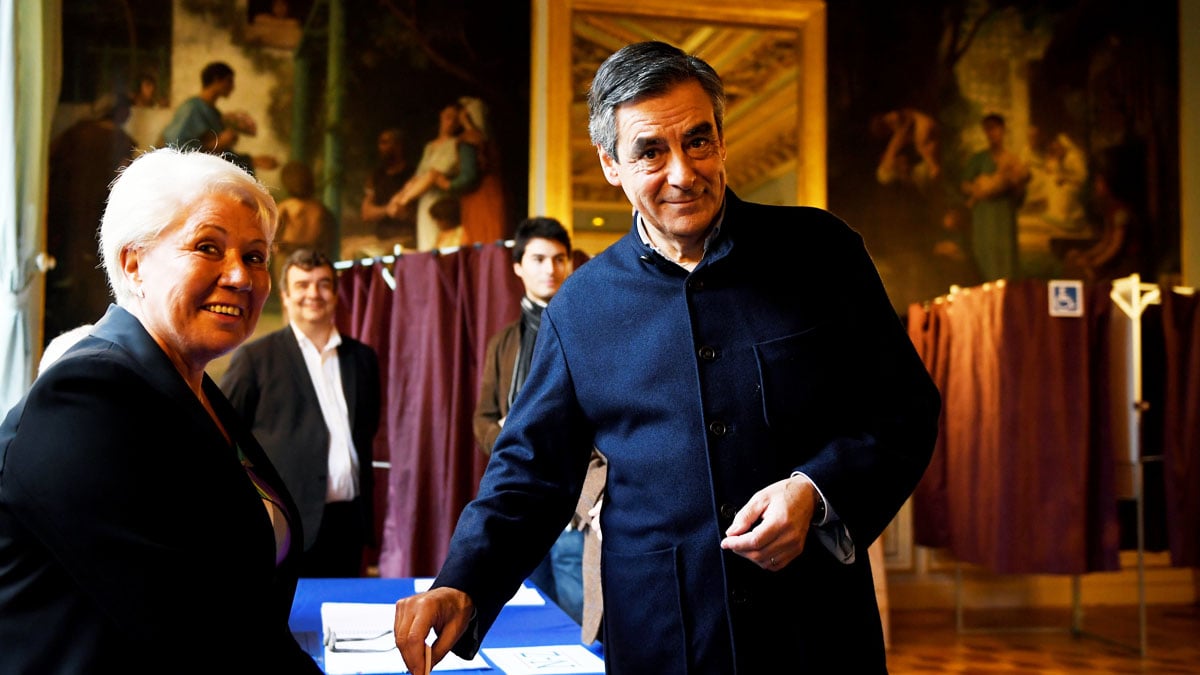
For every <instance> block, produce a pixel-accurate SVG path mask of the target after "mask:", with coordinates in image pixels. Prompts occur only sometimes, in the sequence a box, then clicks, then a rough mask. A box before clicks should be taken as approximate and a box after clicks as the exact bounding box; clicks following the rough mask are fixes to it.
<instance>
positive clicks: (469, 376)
mask: <svg viewBox="0 0 1200 675" xmlns="http://www.w3.org/2000/svg"><path fill="white" fill-rule="evenodd" d="M582 259H583V260H586V256H584V257H583V258H582ZM576 260H577V261H578V260H580V258H578V257H577V258H576ZM385 273H389V274H390V275H391V276H392V278H393V280H394V286H395V288H394V290H393V288H391V287H390V286H389V284H388V283H387V279H385V276H384V275H385ZM521 293H522V287H521V282H520V280H519V279H518V278H517V277H516V275H515V274H513V270H512V249H511V248H509V247H506V246H505V245H504V244H502V243H498V244H487V245H482V246H471V247H465V248H462V249H459V250H457V251H455V252H453V253H449V254H439V253H437V252H428V253H411V254H404V255H402V256H400V257H399V258H398V259H397V260H396V262H395V264H393V265H392V266H390V267H387V266H385V265H382V264H372V265H360V264H355V265H354V266H353V267H351V268H348V269H346V270H344V271H343V272H342V276H341V283H340V287H339V299H340V301H341V306H340V308H339V324H338V327H339V330H343V331H344V332H345V333H347V334H348V335H352V336H354V337H357V338H358V339H360V340H362V341H364V342H366V343H367V344H370V345H371V346H372V347H374V348H375V350H376V351H377V352H378V354H379V360H380V368H381V369H382V370H383V373H384V386H383V414H382V417H381V419H382V427H383V428H382V429H381V432H380V435H379V437H378V440H377V445H376V458H377V459H383V460H386V461H388V462H390V464H391V469H390V470H382V469H381V470H377V473H376V507H377V508H376V523H377V528H378V529H379V532H380V541H381V547H380V549H379V550H378V552H377V558H378V564H379V573H380V575H381V576H385V577H407V576H431V575H434V574H436V573H437V571H438V569H439V568H440V567H441V564H442V562H443V560H444V558H445V556H446V552H447V549H448V546H449V543H450V535H451V534H452V533H453V531H454V525H455V523H456V522H457V521H458V516H459V514H460V513H461V512H462V509H463V507H464V506H465V505H466V503H467V502H468V501H469V500H470V499H471V498H472V497H474V496H475V492H476V490H477V489H478V486H479V479H480V477H481V476H482V475H483V469H484V468H485V466H486V461H487V458H486V456H485V455H484V454H483V453H482V452H480V451H479V449H478V447H477V445H476V443H475V439H474V436H473V434H472V429H471V417H472V415H473V414H474V411H475V402H476V400H477V398H478V394H479V378H480V368H481V367H482V365H483V361H484V350H485V348H486V346H487V341H488V339H489V338H490V337H491V336H492V335H493V334H494V333H496V332H497V331H499V330H500V329H501V328H502V327H503V326H504V325H506V324H508V323H511V322H512V321H515V320H516V319H517V317H518V316H520V304H519V303H520V298H521Z"/></svg>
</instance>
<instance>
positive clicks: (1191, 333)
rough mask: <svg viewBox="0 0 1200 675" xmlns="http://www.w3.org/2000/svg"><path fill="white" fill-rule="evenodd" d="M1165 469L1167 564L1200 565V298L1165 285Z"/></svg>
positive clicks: (1163, 298)
mask: <svg viewBox="0 0 1200 675" xmlns="http://www.w3.org/2000/svg"><path fill="white" fill-rule="evenodd" d="M1162 300H1163V332H1164V342H1165V344H1166V355H1165V356H1166V375H1167V377H1166V401H1165V405H1164V411H1163V412H1164V427H1165V428H1164V434H1163V471H1164V473H1165V476H1166V486H1165V487H1166V501H1167V540H1168V542H1169V545H1170V549H1171V563H1172V564H1174V565H1177V566H1181V567H1200V489H1198V487H1200V297H1198V296H1195V295H1183V294H1181V293H1178V292H1167V291H1166V290H1165V289H1164V292H1163V294H1162Z"/></svg>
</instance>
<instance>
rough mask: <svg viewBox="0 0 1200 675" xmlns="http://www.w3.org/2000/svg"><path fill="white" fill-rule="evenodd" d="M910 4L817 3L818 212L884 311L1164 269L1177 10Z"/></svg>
mask: <svg viewBox="0 0 1200 675" xmlns="http://www.w3.org/2000/svg"><path fill="white" fill-rule="evenodd" d="M921 6H922V9H920V10H917V9H916V8H914V6H913V5H910V4H904V3H899V4H897V3H893V4H885V5H880V4H877V3H872V2H866V1H865V0H839V1H837V2H830V3H829V7H828V18H829V42H828V45H829V56H828V63H829V133H830V142H829V148H830V152H829V206H830V209H831V210H833V211H834V212H835V213H838V214H839V215H841V216H842V217H844V218H845V219H846V220H847V221H848V222H850V223H851V224H852V225H853V226H855V227H856V228H857V229H858V230H859V231H860V232H861V233H862V234H863V236H864V238H865V240H866V242H867V246H868V248H869V249H870V251H871V253H872V256H873V257H874V258H875V259H876V263H877V264H878V267H879V269H880V274H881V275H882V276H883V278H884V282H885V284H886V285H887V287H888V290H889V292H890V293H891V295H892V299H893V301H894V303H895V304H896V305H897V308H898V309H903V308H905V307H907V305H908V304H910V303H912V302H919V301H924V300H929V299H932V298H934V297H937V296H939V295H943V294H945V293H946V292H947V291H948V290H949V288H950V286H951V285H959V286H971V285H976V284H979V283H982V282H985V281H990V280H994V279H1005V278H1007V279H1013V278H1021V277H1034V278H1080V279H1084V280H1087V281H1092V282H1102V281H1106V280H1111V279H1113V278H1116V277H1120V276H1126V275H1128V274H1130V273H1133V272H1138V273H1140V274H1142V275H1143V276H1144V277H1146V278H1148V279H1149V280H1152V281H1155V280H1158V278H1160V276H1162V275H1172V274H1178V271H1179V251H1178V245H1179V237H1178V233H1179V206H1178V204H1179V195H1178V179H1179V161H1178V145H1177V140H1176V139H1177V133H1176V130H1177V122H1176V119H1175V115H1176V114H1177V113H1176V110H1177V101H1178V91H1177V89H1178V85H1177V82H1178V79H1177V63H1178V40H1177V36H1178V31H1177V17H1176V13H1175V12H1176V10H1175V7H1174V5H1173V4H1172V3H1157V4H1156V6H1155V7H1147V8H1146V9H1145V11H1141V10H1139V11H1138V12H1135V13H1132V12H1130V11H1129V9H1128V6H1127V5H1125V4H1124V3H1121V2H1117V1H1116V0H1073V1H1072V0H1062V1H1058V2H1022V1H1014V2H1006V1H1001V0H991V1H990V2H989V1H987V0H971V1H966V0H931V1H930V2H927V3H922V5H921ZM864 139H866V140H867V142H866V143H864V142H863V141H864ZM863 148H868V149H869V150H870V151H869V152H865V151H864V150H863Z"/></svg>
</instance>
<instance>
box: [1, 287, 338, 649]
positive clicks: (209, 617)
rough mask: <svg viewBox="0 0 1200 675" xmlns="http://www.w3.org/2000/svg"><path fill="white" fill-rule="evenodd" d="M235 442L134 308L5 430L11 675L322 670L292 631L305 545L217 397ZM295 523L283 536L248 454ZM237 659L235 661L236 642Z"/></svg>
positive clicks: (111, 321) (246, 434) (210, 387)
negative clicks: (287, 537) (282, 549)
mask: <svg viewBox="0 0 1200 675" xmlns="http://www.w3.org/2000/svg"><path fill="white" fill-rule="evenodd" d="M204 392H205V394H206V396H207V398H208V399H209V401H210V402H211V404H212V407H213V408H214V410H215V411H216V414H217V416H218V417H219V418H220V419H221V422H222V424H223V425H224V427H225V429H226V431H227V432H228V433H229V434H230V436H232V437H233V438H234V439H235V441H236V446H237V447H236V448H234V447H230V445H229V444H228V443H227V442H226V440H225V438H224V437H223V436H222V435H221V432H220V430H219V429H218V427H217V426H216V425H215V424H214V423H213V421H212V418H211V417H209V415H208V413H207V412H206V411H205V409H204V407H203V405H202V404H201V402H200V400H199V399H198V398H197V397H196V396H195V395H194V394H193V393H192V391H191V390H190V389H189V388H188V387H187V384H186V383H185V382H184V380H183V378H182V377H181V376H180V374H179V372H178V371H177V370H176V369H175V367H174V366H173V365H172V364H171V362H170V360H169V359H168V358H167V356H166V354H165V353H164V352H163V351H162V349H160V348H159V346H158V345H157V344H156V343H155V342H154V340H153V339H152V338H151V337H150V335H149V334H148V333H147V332H146V331H145V329H144V328H142V325H141V323H140V322H138V320H137V319H136V318H135V317H133V315H131V314H129V313H128V312H126V311H125V310H124V309H121V308H118V307H115V306H114V307H110V308H109V310H108V313H107V314H106V315H105V316H104V318H103V319H102V320H101V321H100V322H99V323H98V324H97V325H96V326H95V327H94V328H93V329H92V334H91V335H90V336H88V337H85V338H84V339H83V340H81V341H80V342H79V343H78V344H77V345H76V346H75V347H74V348H72V349H71V350H70V351H69V352H68V353H67V354H66V355H64V356H63V357H62V358H60V359H59V360H58V361H57V362H56V363H55V364H54V365H53V366H52V367H50V368H49V369H48V370H47V371H46V372H44V373H42V374H41V376H40V377H39V378H38V379H37V380H36V381H35V382H34V383H33V386H32V388H31V389H30V391H29V392H28V393H27V394H26V396H25V397H24V398H23V399H22V400H21V402H19V403H18V404H17V405H16V406H15V407H14V408H13V409H12V410H11V411H9V413H8V416H7V417H6V418H5V420H4V424H3V426H0V645H3V648H2V649H0V671H2V672H6V673H8V672H17V673H26V672H28V673H34V672H36V673H59V672H61V673H83V672H89V673H91V672H114V673H115V672H138V673H140V672H163V671H164V670H165V671H172V672H200V671H204V672H219V671H258V672H319V671H318V670H317V668H316V665H315V664H314V662H313V660H312V659H311V658H310V657H309V656H308V655H307V654H305V653H304V652H303V651H302V650H301V649H300V647H299V645H297V643H296V641H295V639H294V638H293V637H292V635H291V633H290V631H289V629H288V623H287V622H288V614H289V613H290V611H291V603H292V595H293V593H294V591H295V588H296V563H297V559H298V556H299V553H300V546H299V542H300V539H301V537H302V532H301V528H300V522H299V519H298V518H297V517H296V516H295V513H296V509H295V505H294V504H293V503H292V501H291V498H290V497H289V496H288V494H287V490H286V489H285V488H284V486H283V482H282V481H281V480H280V478H279V476H278V474H276V473H275V471H274V469H273V468H272V467H271V463H270V461H269V460H268V459H267V457H266V454H265V453H263V451H262V448H260V447H259V445H258V443H256V442H255V441H254V437H253V436H251V435H250V431H249V429H248V428H246V427H245V425H243V424H242V423H241V422H240V418H239V417H238V415H237V413H235V412H234V411H233V409H232V408H230V407H229V404H228V402H227V401H226V400H225V397H224V396H223V395H222V394H221V391H220V389H219V388H218V387H217V386H216V384H215V383H213V382H212V380H209V379H208V378H207V377H205V380H204ZM238 449H240V450H241V451H242V453H243V454H244V455H245V456H246V458H247V459H248V460H249V461H250V462H252V463H253V465H254V469H255V472H256V473H257V474H258V475H259V476H261V477H262V479H263V480H264V481H266V483H267V484H268V485H270V486H271V487H272V489H273V490H274V491H275V492H276V493H278V494H279V496H280V498H281V501H282V506H283V508H284V509H285V510H286V512H287V513H288V514H291V515H290V516H289V521H290V522H291V523H292V525H293V526H294V527H293V529H292V538H291V545H290V547H289V549H288V551H287V557H286V558H285V559H284V560H283V562H282V563H281V564H280V565H278V566H277V565H276V549H275V536H274V532H273V529H272V526H271V521H270V519H269V518H268V515H267V511H266V509H265V508H264V507H263V501H262V499H261V498H260V497H259V494H258V492H257V491H256V490H255V487H254V485H253V484H252V483H251V481H250V480H249V478H248V477H247V475H246V471H245V469H244V468H243V466H242V464H241V462H240V461H239V457H238V452H237V450H238ZM234 643H237V644H241V645H243V648H242V649H239V650H236V651H237V653H239V654H240V656H236V657H232V659H233V660H232V661H229V660H227V652H226V651H225V649H226V648H227V647H230V646H231V645H232V644H234Z"/></svg>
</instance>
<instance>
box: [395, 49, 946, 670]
mask: <svg viewBox="0 0 1200 675" xmlns="http://www.w3.org/2000/svg"><path fill="white" fill-rule="evenodd" d="M725 105H726V98H725V89H724V84H723V83H722V81H721V78H720V76H719V75H717V73H716V72H715V71H714V70H713V69H712V67H711V66H710V65H709V64H707V63H705V62H704V61H702V60H701V59H699V58H697V57H695V56H690V55H688V54H686V53H685V52H683V51H681V50H680V49H678V48H676V47H674V46H671V45H668V44H665V43H662V42H643V43H636V44H631V45H627V46H625V47H622V48H621V49H620V50H618V51H617V52H616V53H614V54H613V55H612V56H610V57H609V58H608V59H607V60H605V61H604V63H603V64H602V65H601V66H600V68H599V69H598V70H597V72H596V75H595V77H594V78H593V80H592V84H591V87H590V91H589V92H588V106H589V112H590V117H589V130H590V137H591V142H592V143H593V144H594V147H595V148H596V151H597V155H598V158H599V162H600V166H601V169H602V171H603V175H604V177H605V179H606V180H607V181H608V182H609V183H610V184H611V185H613V186H614V187H620V188H621V189H622V190H623V191H624V193H625V196H626V197H627V198H628V200H629V202H630V204H631V207H632V216H631V219H630V230H629V232H628V234H626V235H625V237H623V238H622V239H621V240H619V241H618V242H616V243H614V244H613V245H611V246H609V247H608V248H607V249H605V250H604V252H602V253H601V254H599V255H597V256H595V257H593V258H592V259H591V260H589V261H588V263H587V264H585V265H583V266H581V267H580V268H579V269H578V270H576V271H575V272H574V273H573V274H572V275H571V276H570V277H569V278H568V279H567V280H566V281H565V282H564V283H563V285H562V288H561V289H560V290H559V292H558V293H557V294H556V295H555V296H554V299H553V300H551V301H550V302H549V303H548V304H547V306H546V307H545V309H543V310H542V312H541V316H540V318H539V328H538V338H537V342H536V344H535V345H534V347H533V355H532V357H531V361H530V366H529V373H528V375H527V376H526V378H525V383H524V385H523V386H522V388H521V390H520V392H519V393H518V394H517V397H516V400H515V401H513V404H512V407H511V408H510V409H509V412H508V415H507V418H506V422H505V424H504V427H503V428H502V429H501V430H500V433H499V436H498V437H497V439H496V443H495V446H494V449H493V451H492V457H491V459H490V460H489V461H488V465H487V469H486V471H485V472H484V475H483V479H482V481H481V482H480V485H479V490H478V494H477V496H476V498H475V499H474V500H472V501H471V502H470V503H469V504H468V505H467V506H466V508H465V509H464V510H463V511H462V514H461V515H460V517H459V519H458V523H457V525H456V527H455V532H454V535H453V537H452V539H451V543H450V550H449V553H448V555H447V557H446V561H445V563H444V565H443V566H442V568H441V570H440V571H439V573H438V576H437V578H436V579H435V581H434V582H433V585H432V589H431V590H429V591H426V592H424V593H419V594H417V595H414V596H411V597H407V598H403V599H401V600H399V601H398V602H397V603H396V618H395V622H394V635H395V638H396V645H397V647H398V648H399V650H400V653H401V655H402V656H403V658H404V660H405V662H406V663H407V664H408V666H409V668H410V670H412V671H413V672H426V669H427V668H428V666H429V663H428V658H427V656H426V649H427V647H426V644H425V639H426V636H428V634H429V631H430V630H431V629H432V630H435V631H436V633H437V640H436V641H435V642H434V643H433V645H432V648H431V650H432V659H433V661H434V662H435V663H436V662H437V661H439V660H440V659H441V658H443V657H444V656H445V655H446V654H447V653H449V652H450V651H451V650H453V651H454V653H455V654H457V655H458V656H460V657H464V656H470V655H472V654H474V653H475V652H476V651H477V650H478V649H479V646H480V641H481V640H482V639H484V636H485V635H486V634H487V632H488V630H489V628H490V627H491V626H492V624H493V622H494V621H495V619H496V617H497V615H498V614H499V613H500V611H501V609H502V608H503V607H504V605H505V603H506V602H507V601H508V599H509V598H510V597H512V594H513V593H514V592H515V591H516V590H517V588H518V587H519V586H520V584H521V582H522V581H523V580H524V579H525V578H526V577H527V576H528V574H529V573H530V572H531V571H532V570H533V569H534V568H535V567H536V566H537V564H538V562H539V561H540V560H541V559H542V558H543V557H544V556H545V554H546V552H547V551H548V550H549V549H550V547H551V545H552V544H553V542H554V541H555V540H556V538H557V536H558V534H559V533H561V532H562V530H563V527H564V526H565V525H566V524H567V522H568V521H569V519H570V517H571V514H572V512H573V509H574V507H575V506H576V504H577V502H578V499H579V497H580V495H581V493H582V490H583V487H584V478H585V476H586V472H587V468H588V464H589V458H590V457H591V455H592V451H593V449H596V450H599V451H600V452H601V453H603V454H604V456H605V457H606V459H607V472H608V474H607V475H608V479H607V483H606V485H605V498H604V505H603V508H602V509H601V511H600V521H601V525H602V528H603V544H604V551H603V553H602V555H601V559H600V566H601V568H602V574H601V576H602V578H603V580H604V584H603V595H604V613H605V616H604V628H603V633H604V637H603V643H604V658H605V667H606V669H607V671H608V672H610V673H626V674H629V673H682V672H695V673H743V674H745V673H764V672H771V671H772V670H778V668H779V664H780V662H781V659H784V660H787V662H788V663H789V664H791V668H792V669H802V670H804V671H805V672H819V673H827V672H853V673H884V672H886V670H887V664H886V653H885V651H884V641H883V628H882V623H881V620H880V615H879V609H878V605H877V603H876V599H875V597H876V596H875V588H874V584H873V582H872V576H871V569H870V567H871V565H870V561H869V556H868V555H867V547H868V546H869V545H870V543H871V542H873V541H874V540H875V539H876V538H877V537H878V536H879V534H880V533H881V532H882V531H883V529H884V528H885V527H886V526H887V525H888V523H890V522H891V520H892V518H893V517H894V516H895V514H896V513H897V512H898V511H899V509H900V507H901V506H902V505H903V504H904V502H905V500H906V499H908V497H909V495H911V494H912V491H913V489H914V488H915V486H916V484H917V482H918V481H919V480H920V478H921V475H922V474H923V472H924V471H925V467H926V466H927V465H928V462H929V459H930V457H931V454H932V451H933V445H934V441H935V440H936V436H937V420H938V414H939V407H940V399H939V395H938V392H937V389H936V388H935V387H934V385H933V382H932V381H931V380H930V377H929V373H928V372H927V371H926V369H925V366H924V364H923V363H922V362H921V360H920V358H919V357H918V355H917V353H916V351H915V350H914V348H913V343H912V341H911V340H910V339H909V337H908V335H907V333H906V332H905V329H904V326H903V324H902V323H901V322H900V321H899V319H898V317H897V315H896V311H895V309H894V308H893V306H892V302H891V300H890V299H889V298H888V296H887V293H886V291H885V290H884V287H883V284H882V283H881V282H880V280H879V275H878V273H877V272H876V269H875V266H874V265H873V263H872V261H871V258H870V256H869V255H868V253H867V250H866V248H865V247H864V245H863V241H862V237H861V236H860V235H858V233H856V232H855V231H854V230H852V229H851V228H850V227H848V226H847V225H846V224H845V223H844V222H842V221H841V220H839V219H838V218H836V217H835V216H833V215H832V214H831V213H829V212H828V211H825V210H821V209H815V208H805V207H784V206H769V205H765V204H757V203H752V202H745V201H742V200H741V199H739V198H738V196H737V195H736V194H734V193H733V191H732V190H730V189H729V188H728V186H727V184H726V168H725V159H726V139H725V136H724V126H723V124H724V115H725ZM815 288H819V289H821V292H819V293H813V292H811V290H812V289H815Z"/></svg>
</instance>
